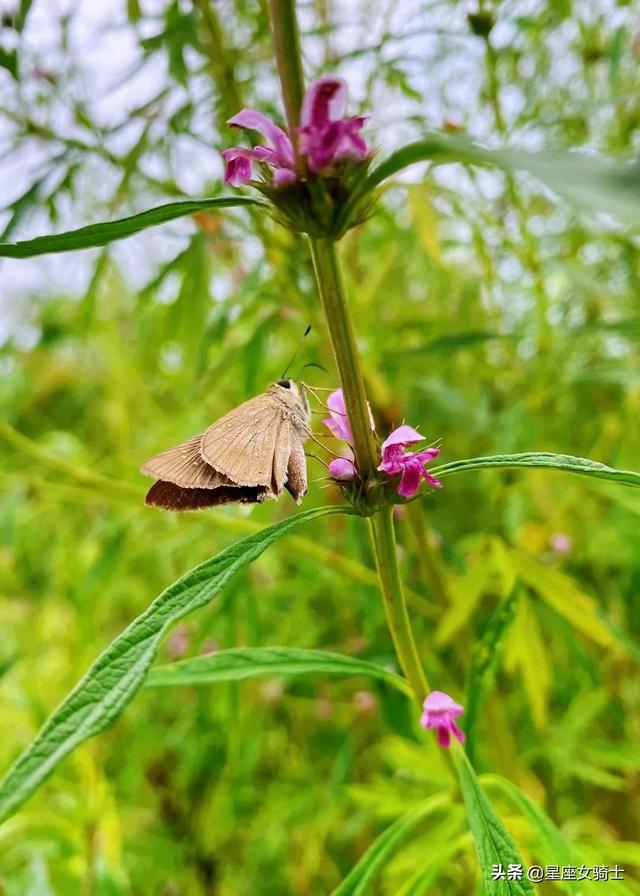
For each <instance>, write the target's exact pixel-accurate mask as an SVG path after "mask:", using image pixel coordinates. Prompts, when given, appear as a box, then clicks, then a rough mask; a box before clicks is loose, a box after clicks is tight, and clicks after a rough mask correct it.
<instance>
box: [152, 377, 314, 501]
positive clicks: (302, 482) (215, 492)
mask: <svg viewBox="0 0 640 896" xmlns="http://www.w3.org/2000/svg"><path fill="white" fill-rule="evenodd" d="M310 420H311V411H310V409H309V402H308V401H307V397H306V395H305V392H304V387H302V386H300V385H298V384H297V383H296V382H295V381H294V380H278V382H277V383H274V384H273V385H272V386H269V388H268V389H267V391H266V392H264V393H263V394H262V395H257V396H256V397H255V398H251V399H249V401H245V402H244V404H241V405H240V406H239V407H237V408H234V410H232V411H229V413H228V414H225V415H224V417H221V418H220V420H217V421H216V422H215V423H212V424H211V426H210V427H209V428H208V429H206V430H205V431H204V432H203V433H201V434H200V435H198V436H194V437H193V438H191V439H188V440H187V441H186V442H183V443H182V444H181V445H177V446H176V447H175V448H170V449H169V450H168V451H163V452H162V453H161V454H156V456H155V457H152V458H151V459H150V460H148V461H147V462H146V464H145V465H144V466H143V467H142V469H141V472H142V473H144V475H145V476H152V477H153V478H154V479H157V480H158V481H157V482H155V483H154V484H153V485H152V486H151V488H150V489H149V491H148V493H147V497H146V499H145V503H146V504H151V505H153V506H155V507H161V508H163V509H164V510H200V509H201V508H203V507H217V506H219V505H221V504H234V503H240V504H254V503H260V502H262V501H265V500H267V499H268V498H273V499H276V498H279V497H280V495H281V493H282V489H283V488H286V489H287V491H288V492H290V494H291V495H292V496H293V498H294V499H295V501H296V504H299V503H300V501H301V500H302V498H303V497H304V495H305V494H306V493H307V463H306V458H305V454H304V443H305V440H306V439H307V437H308V435H309V433H310Z"/></svg>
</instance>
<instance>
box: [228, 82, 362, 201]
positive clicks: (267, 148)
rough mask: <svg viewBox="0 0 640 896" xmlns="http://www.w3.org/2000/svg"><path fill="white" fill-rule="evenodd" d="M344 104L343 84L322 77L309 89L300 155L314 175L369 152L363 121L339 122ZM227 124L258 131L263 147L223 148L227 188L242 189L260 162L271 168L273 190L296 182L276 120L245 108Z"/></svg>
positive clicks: (292, 161)
mask: <svg viewBox="0 0 640 896" xmlns="http://www.w3.org/2000/svg"><path fill="white" fill-rule="evenodd" d="M346 103H347V86H346V84H345V82H344V81H342V80H341V79H340V78H333V77H328V78H320V79H319V80H318V81H316V82H315V83H314V84H312V85H311V87H310V88H309V90H308V91H307V94H306V96H305V98H304V102H303V104H302V110H301V120H302V126H301V127H300V128H299V133H300V152H301V153H302V155H306V156H307V161H308V164H309V170H310V171H311V172H312V173H314V174H316V173H318V172H319V171H323V170H324V169H327V168H330V167H331V166H332V165H333V164H334V163H335V162H338V161H340V160H342V159H351V160H352V161H354V162H359V161H360V160H361V159H364V158H366V156H367V155H368V154H369V148H368V146H367V144H366V143H365V141H364V139H363V138H362V137H361V136H360V130H361V129H362V126H363V125H364V123H365V121H366V118H363V117H361V116H357V117H355V118H343V115H344V111H345V107H346ZM228 124H230V125H231V126H232V127H236V128H242V129H243V130H251V131H259V133H261V134H262V135H263V136H264V137H266V140H267V142H266V144H260V145H258V146H256V147H254V148H253V149H245V148H244V147H242V146H234V147H232V148H231V149H225V150H224V152H223V153H222V157H223V158H224V160H225V162H226V168H225V173H224V182H225V184H232V186H234V187H240V186H242V185H243V184H246V183H248V182H249V181H250V180H251V177H252V163H253V162H262V163H263V164H266V165H269V166H270V167H271V168H272V170H273V178H272V184H273V185H274V186H276V187H282V186H286V185H287V184H292V183H295V181H296V180H297V175H296V170H295V159H294V153H293V146H292V145H291V140H290V138H289V136H288V134H287V133H286V132H285V131H283V129H282V128H281V127H279V126H278V125H277V124H276V123H275V122H274V121H272V120H271V119H270V118H268V117H267V116H266V115H263V114H262V112H257V111H256V110H255V109H243V110H242V111H241V112H238V114H237V115H234V116H233V118H230V119H229V122H228Z"/></svg>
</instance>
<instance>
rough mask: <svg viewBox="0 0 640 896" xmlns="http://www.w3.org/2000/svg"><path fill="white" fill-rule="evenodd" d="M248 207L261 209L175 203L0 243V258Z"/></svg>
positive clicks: (222, 202)
mask: <svg viewBox="0 0 640 896" xmlns="http://www.w3.org/2000/svg"><path fill="white" fill-rule="evenodd" d="M248 205H261V203H260V202H259V201H258V200H256V199H251V198H249V197H247V196H219V197H217V198H214V199H184V200H180V201H178V202H167V203H165V204H164V205H157V206H155V208H149V209H147V210H146V211H145V212H140V213H139V214H137V215H130V216H129V217H127V218H119V219H118V220H116V221H103V222H102V223H100V224H88V225H87V226H86V227H80V228H79V229H78V230H69V231H67V232H66V233H53V234H49V235H47V236H37V237H35V238H34V239H32V240H23V241H21V242H17V243H0V256H4V257H5V258H31V257H32V256H34V255H46V254H47V253H49V252H71V251H73V250H74V249H90V248H92V247H95V246H105V245H106V244H107V243H113V242H115V241H116V240H121V239H124V238H125V237H128V236H132V235H133V234H134V233H139V232H140V231H141V230H146V229H147V228H148V227H156V226H157V225H158V224H164V223H165V222H166V221H173V220H175V219H176V218H184V217H185V216H186V215H193V214H195V213H196V212H201V211H205V210H207V209H215V208H229V207H231V206H248Z"/></svg>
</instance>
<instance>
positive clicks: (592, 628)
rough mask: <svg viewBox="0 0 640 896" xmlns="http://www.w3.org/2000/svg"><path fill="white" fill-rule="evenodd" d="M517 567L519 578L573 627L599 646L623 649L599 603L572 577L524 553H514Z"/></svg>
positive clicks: (609, 648) (622, 650) (621, 650)
mask: <svg viewBox="0 0 640 896" xmlns="http://www.w3.org/2000/svg"><path fill="white" fill-rule="evenodd" d="M516 566H517V570H518V574H519V576H520V578H521V580H522V581H523V582H525V583H526V584H527V585H528V586H529V588H531V590H532V591H533V592H534V594H537V595H538V596H539V597H541V598H542V600H544V601H545V603H547V604H548V605H549V606H550V607H551V608H552V609H553V610H555V612H556V613H558V615H560V616H562V617H563V618H564V619H566V620H567V622H569V623H570V625H572V626H573V628H575V629H576V630H577V631H579V632H582V634H583V635H586V636H587V638H590V639H591V640H592V641H594V642H595V643H596V644H599V645H600V646H601V647H605V648H607V649H608V650H617V651H618V652H620V653H622V652H624V647H623V645H622V644H621V643H620V642H619V641H617V639H616V637H615V635H614V634H613V632H612V631H611V629H610V628H609V626H608V625H607V623H606V622H605V621H604V620H602V619H601V618H600V615H599V612H600V611H599V606H598V603H597V602H596V601H595V600H594V599H593V598H592V597H589V595H588V594H585V593H584V592H583V591H581V590H580V588H578V586H577V585H576V583H575V582H574V581H573V579H571V578H570V577H569V576H567V575H565V574H564V573H562V572H560V571H559V570H557V569H552V568H551V567H549V566H546V565H545V564H543V563H539V562H538V561H537V560H535V559H534V558H533V557H529V556H528V555H527V554H523V553H518V554H517V555H516Z"/></svg>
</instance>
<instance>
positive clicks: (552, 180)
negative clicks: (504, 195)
mask: <svg viewBox="0 0 640 896" xmlns="http://www.w3.org/2000/svg"><path fill="white" fill-rule="evenodd" d="M425 161H430V162H436V163H444V162H463V163H466V164H471V165H492V166H495V167H497V168H501V169H503V170H504V171H509V172H511V171H517V170H522V171H527V172H528V173H529V174H532V175H533V176H534V177H536V178H537V179H538V180H540V181H541V182H542V183H543V184H545V186H547V187H549V188H550V189H551V190H553V192H554V193H557V194H558V195H559V196H562V197H563V198H564V199H567V200H569V201H570V202H571V203H573V204H576V205H580V206H583V207H585V208H588V209H591V210H593V211H597V212H606V213H607V214H611V215H614V216H615V217H617V218H618V219H619V220H620V221H623V222H625V223H628V224H631V225H638V224H640V169H638V167H630V166H626V165H622V164H619V165H614V164H612V163H611V162H610V161H607V160H605V159H602V158H599V157H594V156H586V155H582V154H580V153H576V152H561V151H542V152H526V151H524V150H516V149H508V148H507V149H485V148H484V147H482V146H479V145H478V144H476V143H473V142H472V141H471V140H469V139H467V138H466V137H461V136H456V135H454V134H443V133H438V132H435V131H434V132H430V133H429V134H427V135H426V136H425V137H424V138H423V139H422V140H418V141H417V142H415V143H410V144H408V145H407V146H403V147H401V148H400V149H398V150H396V152H394V153H392V154H391V155H390V156H389V157H388V158H387V159H385V160H384V161H383V162H381V164H380V165H378V166H377V167H376V168H374V169H373V170H372V171H371V172H370V174H369V176H368V177H367V179H366V180H365V182H364V184H363V187H362V190H361V192H360V193H359V195H358V197H357V198H358V199H361V198H362V196H363V195H366V193H368V192H370V191H371V190H373V189H375V187H377V186H378V185H379V184H381V183H382V182H383V181H385V180H387V178H389V177H392V176H393V175H394V174H397V173H398V172H399V171H402V170H403V169H404V168H407V167H408V166H409V165H413V164H414V163H416V162H425ZM352 201H353V200H352ZM350 204H351V203H350Z"/></svg>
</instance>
